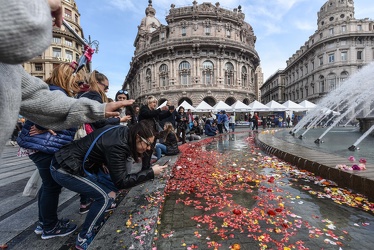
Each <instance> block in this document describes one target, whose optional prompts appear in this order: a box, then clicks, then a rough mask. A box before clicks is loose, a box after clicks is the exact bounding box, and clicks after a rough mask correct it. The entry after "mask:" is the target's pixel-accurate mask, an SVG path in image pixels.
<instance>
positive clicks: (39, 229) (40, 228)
mask: <svg viewBox="0 0 374 250" xmlns="http://www.w3.org/2000/svg"><path fill="white" fill-rule="evenodd" d="M37 223H38V224H37V225H36V228H35V230H34V233H35V234H37V235H40V234H42V233H43V222H40V221H38V222H37Z"/></svg>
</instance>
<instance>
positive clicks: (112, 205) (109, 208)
mask: <svg viewBox="0 0 374 250" xmlns="http://www.w3.org/2000/svg"><path fill="white" fill-rule="evenodd" d="M116 208H117V203H115V202H114V201H113V202H112V204H110V206H109V207H108V208H107V209H106V210H105V212H110V211H113V210H114V209H116Z"/></svg>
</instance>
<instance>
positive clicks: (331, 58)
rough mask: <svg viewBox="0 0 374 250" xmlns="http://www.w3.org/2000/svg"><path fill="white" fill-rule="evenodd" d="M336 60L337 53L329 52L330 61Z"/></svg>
mask: <svg viewBox="0 0 374 250" xmlns="http://www.w3.org/2000/svg"><path fill="white" fill-rule="evenodd" d="M334 61H335V55H334V53H332V54H329V63H333V62H334Z"/></svg>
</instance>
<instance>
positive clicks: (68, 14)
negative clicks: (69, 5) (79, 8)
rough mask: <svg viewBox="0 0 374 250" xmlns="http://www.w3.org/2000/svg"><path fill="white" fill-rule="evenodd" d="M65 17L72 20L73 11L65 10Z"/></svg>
mask: <svg viewBox="0 0 374 250" xmlns="http://www.w3.org/2000/svg"><path fill="white" fill-rule="evenodd" d="M65 17H66V18H71V10H69V9H66V8H65Z"/></svg>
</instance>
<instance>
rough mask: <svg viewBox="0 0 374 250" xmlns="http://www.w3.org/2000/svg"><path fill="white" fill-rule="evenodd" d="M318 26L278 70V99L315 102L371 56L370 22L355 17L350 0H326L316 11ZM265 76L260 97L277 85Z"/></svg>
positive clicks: (373, 50)
mask: <svg viewBox="0 0 374 250" xmlns="http://www.w3.org/2000/svg"><path fill="white" fill-rule="evenodd" d="M317 15H318V19H317V24H318V29H317V30H316V31H315V32H314V34H313V35H311V36H310V37H309V40H308V41H307V42H305V44H304V45H303V46H301V47H300V49H299V50H298V51H296V53H295V54H294V55H292V57H290V58H289V60H288V61H287V67H286V68H285V69H284V70H283V71H282V72H281V73H282V76H281V78H282V80H279V81H278V84H280V85H282V84H283V88H284V91H283V93H279V99H278V101H280V102H282V101H287V100H292V101H295V102H301V101H303V100H309V101H312V102H318V101H319V100H320V99H321V98H323V97H324V96H325V95H326V94H328V93H329V92H330V91H332V90H333V89H335V88H337V87H339V86H340V85H341V84H342V82H343V81H344V80H345V79H347V77H349V76H350V75H352V74H353V73H355V72H356V71H357V70H359V69H360V68H361V67H362V66H364V65H366V64H368V63H369V62H371V61H373V59H374V31H373V30H374V22H373V20H370V19H368V18H365V19H355V17H354V3H353V0H329V1H327V2H326V3H325V4H324V5H323V6H322V7H321V9H320V11H319V12H318V14H317ZM273 80H274V79H273V78H269V79H267V80H266V82H265V83H264V86H263V87H262V92H261V96H262V99H263V100H269V99H270V100H271V98H272V97H273V95H274V93H275V92H277V91H278V89H279V88H278V87H279V86H276V85H275V84H273V83H274V81H273Z"/></svg>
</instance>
